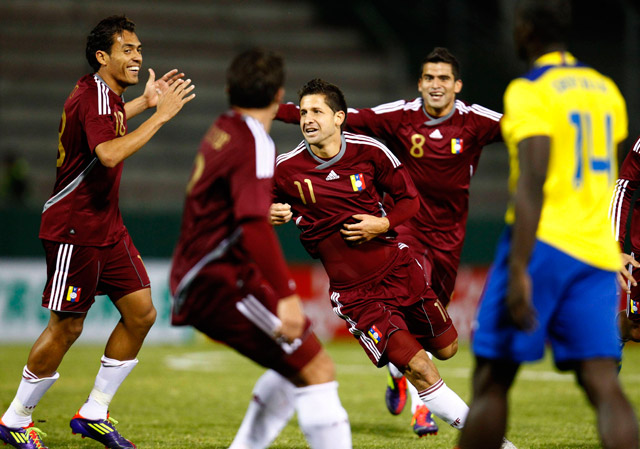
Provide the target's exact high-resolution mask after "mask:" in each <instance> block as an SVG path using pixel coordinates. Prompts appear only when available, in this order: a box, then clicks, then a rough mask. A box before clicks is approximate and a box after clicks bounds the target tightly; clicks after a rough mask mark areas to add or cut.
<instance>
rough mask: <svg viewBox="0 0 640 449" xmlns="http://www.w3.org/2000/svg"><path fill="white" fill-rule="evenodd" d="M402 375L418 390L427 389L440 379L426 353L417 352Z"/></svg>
mask: <svg viewBox="0 0 640 449" xmlns="http://www.w3.org/2000/svg"><path fill="white" fill-rule="evenodd" d="M404 375H405V376H406V377H407V379H408V380H409V381H410V382H411V383H412V384H413V385H414V386H415V387H416V388H418V390H421V389H425V388H428V387H429V386H431V385H433V384H435V383H436V382H437V381H438V380H439V379H440V373H439V372H438V368H436V366H435V365H434V363H433V362H432V361H431V359H430V358H429V356H428V355H427V353H426V352H424V351H420V352H418V353H417V354H416V355H415V356H414V357H413V358H412V359H411V360H410V361H409V365H408V366H407V367H406V369H405V371H404Z"/></svg>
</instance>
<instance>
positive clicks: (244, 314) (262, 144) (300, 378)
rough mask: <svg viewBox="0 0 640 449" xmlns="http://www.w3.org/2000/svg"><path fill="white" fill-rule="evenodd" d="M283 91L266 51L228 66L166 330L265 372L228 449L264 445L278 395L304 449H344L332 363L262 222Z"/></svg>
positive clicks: (345, 431) (190, 209)
mask: <svg viewBox="0 0 640 449" xmlns="http://www.w3.org/2000/svg"><path fill="white" fill-rule="evenodd" d="M283 85H284V63H283V61H282V59H281V58H280V57H279V56H277V55H275V54H273V53H270V52H265V51H261V50H255V49H254V50H249V51H246V52H244V53H242V54H240V55H239V56H237V57H236V58H235V59H234V60H233V62H232V63H231V66H230V67H229V70H228V72H227V92H228V95H229V103H230V105H231V109H229V111H227V112H226V113H224V114H222V115H221V116H220V117H219V118H218V119H217V120H216V122H215V123H214V124H213V125H212V126H211V128H210V129H209V131H208V132H207V134H206V135H205V137H204V139H203V140H202V143H201V144H200V148H199V151H198V154H197V156H196V160H195V166H194V169H193V173H192V177H191V180H190V181H189V184H188V186H187V198H186V201H185V207H184V214H183V220H182V228H181V231H180V238H179V241H178V244H177V247H176V249H175V252H174V256H173V263H172V267H171V292H172V294H173V296H174V307H173V313H172V323H173V324H175V325H191V326H193V327H195V328H196V329H198V330H199V331H201V332H202V333H204V334H205V335H207V336H209V337H211V338H213V339H215V340H218V341H220V342H223V343H225V344H227V345H229V346H230V347H232V348H234V349H235V350H237V351H238V352H239V353H241V354H243V355H245V356H247V357H249V358H250V359H251V360H253V361H255V362H257V363H259V364H261V365H263V366H265V367H267V368H270V369H271V370H270V371H268V372H267V374H266V375H265V376H263V377H262V378H261V379H260V380H259V381H258V383H257V384H256V387H255V389H254V399H253V401H252V402H251V404H250V406H249V410H248V411H247V415H248V416H252V417H255V418H256V419H257V420H259V424H258V428H257V429H256V431H255V432H251V433H243V429H240V432H239V434H238V437H236V440H235V441H234V444H233V445H232V447H234V448H252V449H253V448H265V447H267V446H268V445H269V443H270V442H271V441H272V440H273V439H274V438H275V437H276V436H277V435H278V433H279V432H280V430H281V427H279V426H278V427H276V428H274V427H273V426H271V425H270V422H271V420H272V419H271V416H272V415H273V416H274V418H273V419H275V420H277V421H278V422H279V421H280V415H281V414H282V413H283V412H282V411H281V410H280V408H279V403H280V402H281V401H282V400H283V398H281V397H280V396H279V395H280V392H281V391H285V392H286V393H283V394H285V395H288V394H290V397H285V398H284V399H287V400H291V402H292V403H293V404H294V406H295V410H296V411H297V413H298V423H299V425H300V428H301V429H302V431H303V432H304V434H305V437H306V438H307V440H308V442H309V444H310V445H311V447H312V448H313V449H346V448H351V430H350V427H349V420H348V417H347V413H346V411H345V410H344V408H343V407H342V405H341V403H340V399H339V397H338V384H337V382H336V381H335V374H334V365H333V361H332V360H331V358H330V357H329V355H328V354H327V353H326V351H325V350H324V349H323V348H322V346H321V345H320V342H319V341H318V339H317V338H316V336H315V334H314V333H313V332H312V331H311V330H310V328H309V327H310V322H309V320H308V319H307V318H306V317H305V316H304V314H303V312H302V306H301V303H300V298H299V297H298V295H297V294H296V293H295V284H294V282H293V280H292V278H291V276H290V275H289V272H288V269H287V267H286V265H285V260H284V257H283V255H282V251H281V249H280V247H279V244H278V240H277V237H276V235H275V232H274V231H273V228H272V227H271V224H270V223H269V220H268V216H269V207H270V205H271V192H272V187H273V179H272V178H273V173H274V167H275V156H276V151H275V146H274V144H273V141H272V140H271V137H270V136H269V134H268V132H269V130H270V128H271V123H272V121H273V118H274V116H275V113H276V110H277V109H278V104H279V103H280V102H281V101H282V96H283V95H284V89H283ZM292 412H293V410H292V411H291V413H292ZM286 413H288V410H287V411H286ZM289 417H290V414H289V415H288V416H287V420H288V418H289ZM285 422H286V421H285Z"/></svg>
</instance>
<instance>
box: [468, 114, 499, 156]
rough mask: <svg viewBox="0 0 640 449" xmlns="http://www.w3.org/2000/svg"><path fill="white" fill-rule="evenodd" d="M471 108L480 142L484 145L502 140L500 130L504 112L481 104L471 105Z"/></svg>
mask: <svg viewBox="0 0 640 449" xmlns="http://www.w3.org/2000/svg"><path fill="white" fill-rule="evenodd" d="M470 109H471V112H472V113H473V118H474V120H473V126H475V130H476V133H477V139H478V144H479V145H480V146H481V147H483V146H485V145H489V144H491V143H494V142H502V141H503V139H502V132H501V130H500V120H501V119H502V114H500V113H499V112H496V111H493V110H491V109H488V108H485V107H484V106H480V105H479V104H473V105H471V107H470Z"/></svg>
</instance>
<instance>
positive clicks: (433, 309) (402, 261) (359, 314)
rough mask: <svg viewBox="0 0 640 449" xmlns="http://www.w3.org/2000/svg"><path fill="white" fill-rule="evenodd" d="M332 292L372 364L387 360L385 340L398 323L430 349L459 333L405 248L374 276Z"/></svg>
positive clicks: (339, 311)
mask: <svg viewBox="0 0 640 449" xmlns="http://www.w3.org/2000/svg"><path fill="white" fill-rule="evenodd" d="M330 293H331V302H332V303H333V310H334V311H335V312H336V314H337V315H338V316H339V317H340V318H342V319H343V320H345V321H346V325H347V329H348V330H349V332H351V334H353V336H354V337H356V338H358V340H359V342H360V344H361V345H362V347H363V349H364V350H365V352H366V353H367V355H368V356H369V358H370V359H371V361H372V362H373V363H374V364H375V365H376V366H384V365H386V364H387V363H388V358H387V355H386V353H385V352H386V348H387V343H388V341H389V337H390V336H391V334H393V333H394V332H395V331H397V330H399V329H404V330H406V331H408V332H409V333H410V334H411V335H413V337H414V338H416V340H418V342H419V343H420V344H421V345H422V347H423V348H424V349H426V350H429V351H433V350H438V349H442V348H446V347H447V346H449V345H450V344H451V343H453V342H454V341H455V340H456V338H457V337H458V332H457V331H456V328H455V326H454V325H453V322H452V321H451V318H450V317H449V314H448V313H447V310H446V308H445V307H444V306H443V305H442V303H441V302H440V301H439V300H438V298H436V296H435V294H434V293H433V291H432V290H431V289H430V288H429V286H428V284H427V282H426V279H425V274H424V271H423V269H422V267H420V265H419V264H418V263H417V262H416V260H415V259H414V258H413V256H412V255H411V254H410V252H409V251H408V250H407V249H403V250H400V251H399V253H398V255H397V257H396V259H395V260H393V261H392V263H391V264H390V266H389V267H388V268H386V269H385V270H384V271H383V272H382V273H380V276H379V277H377V278H376V280H375V281H372V282H367V283H365V284H362V285H358V286H355V287H353V288H349V289H344V290H336V289H332V290H331V292H330Z"/></svg>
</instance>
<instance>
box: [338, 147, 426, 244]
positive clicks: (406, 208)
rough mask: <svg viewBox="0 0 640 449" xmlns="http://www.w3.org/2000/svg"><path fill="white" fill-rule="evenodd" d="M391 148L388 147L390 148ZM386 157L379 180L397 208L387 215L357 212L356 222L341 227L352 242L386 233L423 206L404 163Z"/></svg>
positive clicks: (362, 240)
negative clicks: (380, 215)
mask: <svg viewBox="0 0 640 449" xmlns="http://www.w3.org/2000/svg"><path fill="white" fill-rule="evenodd" d="M387 151H388V150H387ZM392 159H393V163H392V160H391V159H388V158H387V156H383V158H382V160H381V163H380V165H379V168H380V172H379V175H378V178H377V179H376V182H377V184H378V185H380V187H381V188H382V190H384V191H385V192H387V194H388V195H390V196H391V197H392V198H393V200H394V207H393V209H392V210H391V211H390V212H388V213H387V215H386V216H385V217H376V216H374V215H367V214H356V215H353V218H354V219H355V220H358V221H357V222H356V223H351V224H349V223H345V224H344V226H343V229H341V230H340V232H341V234H342V237H343V238H344V239H345V240H346V241H348V242H351V243H356V244H357V243H363V242H366V241H368V240H371V239H373V238H375V237H376V236H378V235H381V234H384V233H385V232H387V231H388V230H389V229H393V228H395V227H396V226H397V225H399V224H401V223H404V222H405V221H407V220H408V219H409V218H411V217H412V216H414V215H415V214H416V213H417V212H418V209H419V208H420V202H419V200H418V192H417V190H416V188H415V185H414V184H413V181H412V180H411V178H410V177H409V174H408V173H407V172H406V170H405V168H404V166H402V165H400V162H399V161H398V160H397V159H395V157H393V158H392Z"/></svg>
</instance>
